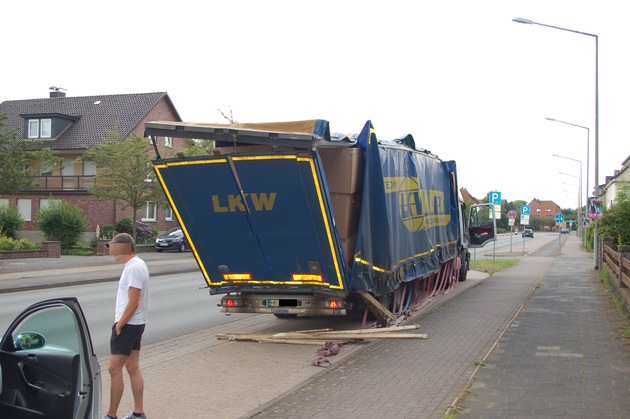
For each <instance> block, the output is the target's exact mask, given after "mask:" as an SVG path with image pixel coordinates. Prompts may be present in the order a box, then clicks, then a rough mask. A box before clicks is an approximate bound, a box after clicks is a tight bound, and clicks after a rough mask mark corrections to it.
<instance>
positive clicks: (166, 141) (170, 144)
mask: <svg viewBox="0 0 630 419" xmlns="http://www.w3.org/2000/svg"><path fill="white" fill-rule="evenodd" d="M164 145H165V146H166V147H173V137H164Z"/></svg>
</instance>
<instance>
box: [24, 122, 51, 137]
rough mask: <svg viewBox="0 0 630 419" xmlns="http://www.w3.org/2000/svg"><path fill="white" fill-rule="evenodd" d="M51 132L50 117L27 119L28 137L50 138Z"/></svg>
mask: <svg viewBox="0 0 630 419" xmlns="http://www.w3.org/2000/svg"><path fill="white" fill-rule="evenodd" d="M51 134H52V119H50V118H42V119H29V120H28V138H50V137H51Z"/></svg>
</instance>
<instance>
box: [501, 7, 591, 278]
mask: <svg viewBox="0 0 630 419" xmlns="http://www.w3.org/2000/svg"><path fill="white" fill-rule="evenodd" d="M512 21H514V22H516V23H524V24H526V25H538V26H544V27H546V28H552V29H558V30H561V31H566V32H573V33H577V34H579V35H586V36H591V37H593V38H595V193H594V194H593V195H594V196H595V198H597V197H599V179H598V175H599V37H598V36H597V35H595V34H592V33H587V32H580V31H576V30H573V29H567V28H561V27H559V26H552V25H545V24H543V23H538V22H534V21H533V20H531V19H525V18H522V17H517V18H514V19H512ZM593 261H594V268H595V269H598V267H599V266H598V264H599V250H598V243H597V222H595V234H594V236H593Z"/></svg>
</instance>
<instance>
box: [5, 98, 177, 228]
mask: <svg viewBox="0 0 630 419" xmlns="http://www.w3.org/2000/svg"><path fill="white" fill-rule="evenodd" d="M0 113H4V114H6V115H7V119H6V121H5V125H4V126H3V127H1V128H0V130H2V131H11V130H14V129H15V130H17V132H18V135H19V136H21V138H24V139H25V140H29V139H31V140H37V141H38V142H39V144H38V145H36V146H34V148H44V147H45V148H50V149H51V150H53V151H55V153H56V154H57V156H58V157H59V158H60V159H61V162H60V163H59V164H55V165H53V166H52V167H47V168H43V169H42V170H41V173H39V176H36V177H35V178H34V179H33V180H34V182H35V186H34V187H33V188H31V189H29V190H22V191H20V192H19V193H16V194H11V195H0V205H15V206H16V207H17V208H18V210H19V212H20V214H21V215H22V217H23V218H24V221H25V223H24V227H23V231H22V232H21V233H22V234H21V235H22V236H23V237H27V238H29V239H31V240H35V241H38V239H41V235H40V234H39V232H38V230H37V226H36V225H35V222H34V220H35V216H36V214H37V212H38V211H39V210H40V209H41V208H44V207H46V206H47V205H48V204H49V203H50V201H51V200H53V199H63V200H66V201H68V202H70V203H72V204H74V205H78V206H79V207H80V208H82V210H83V211H84V213H85V215H86V217H87V219H88V223H89V229H88V230H89V232H92V233H94V232H95V231H96V229H97V226H100V228H102V227H103V226H104V225H106V224H112V225H115V224H116V223H117V222H118V221H120V220H121V219H123V218H131V210H130V209H129V208H128V209H126V210H122V208H121V206H120V205H119V203H116V202H113V201H96V200H95V197H94V196H93V195H92V194H90V192H89V187H90V184H91V182H93V179H94V175H95V174H96V173H97V171H98V167H96V165H95V164H94V162H90V161H80V160H79V161H78V160H77V158H79V157H81V156H82V155H83V154H84V153H85V151H86V150H88V149H91V148H94V147H97V146H98V145H100V144H102V143H103V142H105V141H107V138H108V136H107V132H108V131H110V130H117V131H118V132H119V133H120V134H121V137H122V138H128V137H129V136H130V135H131V134H136V135H138V136H141V137H142V136H143V135H144V123H145V122H148V121H181V118H180V116H179V114H178V112H177V110H176V109H175V106H174V105H173V103H172V102H171V99H170V98H169V96H168V94H167V93H165V92H156V93H139V94H119V95H98V96H84V97H69V96H66V95H65V94H64V93H62V92H60V91H59V89H56V90H54V91H51V93H50V97H48V98H42V99H27V100H15V101H5V102H2V103H0ZM147 141H148V140H147ZM157 146H158V150H159V152H160V154H161V155H162V156H169V155H173V156H174V155H175V154H176V153H178V152H180V151H181V150H183V148H184V146H185V140H183V139H177V138H170V137H163V138H157ZM139 221H143V222H146V223H149V224H152V225H154V226H155V227H156V228H157V229H158V230H159V231H165V230H168V229H169V228H171V227H175V226H177V220H176V219H175V218H174V215H173V212H172V210H170V208H158V207H157V205H155V204H154V203H152V202H147V205H146V207H145V208H143V211H142V215H141V219H140V220H139ZM88 236H90V235H88ZM93 236H94V235H93V234H91V237H93ZM88 238H90V237H88Z"/></svg>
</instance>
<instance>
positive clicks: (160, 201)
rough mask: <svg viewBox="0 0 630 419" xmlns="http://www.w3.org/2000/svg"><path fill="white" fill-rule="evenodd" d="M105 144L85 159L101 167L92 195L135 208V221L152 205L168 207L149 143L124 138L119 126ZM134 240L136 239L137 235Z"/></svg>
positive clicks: (132, 135) (98, 170)
mask: <svg viewBox="0 0 630 419" xmlns="http://www.w3.org/2000/svg"><path fill="white" fill-rule="evenodd" d="M105 140H106V142H104V143H102V144H101V145H99V146H98V147H95V148H92V149H90V150H88V151H87V152H86V153H85V154H84V155H83V157H82V159H83V160H91V161H93V162H95V163H96V167H97V171H96V175H95V176H94V184H93V186H92V187H91V188H90V190H89V191H90V193H92V194H94V196H95V197H96V199H100V200H104V199H111V200H114V201H116V202H117V203H118V204H119V205H120V207H121V208H122V209H123V210H124V209H127V208H131V212H132V217H133V219H134V220H137V219H138V211H139V210H140V208H143V207H144V206H145V205H146V204H147V202H148V201H152V202H154V203H156V204H157V205H158V206H160V207H162V208H163V207H165V206H166V196H165V195H164V192H163V190H162V188H161V186H160V184H159V182H158V181H157V179H156V176H155V172H154V171H153V165H152V163H151V157H150V156H151V153H152V152H153V148H152V147H151V144H150V143H149V141H147V140H146V139H144V138H142V137H140V136H138V135H136V134H131V136H129V137H128V138H126V139H125V138H123V136H122V134H121V133H120V130H119V127H118V124H116V125H115V127H114V129H112V130H108V131H107V132H106V138H105ZM133 236H134V239H135V238H136V237H135V236H136V235H135V231H134V232H133Z"/></svg>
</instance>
